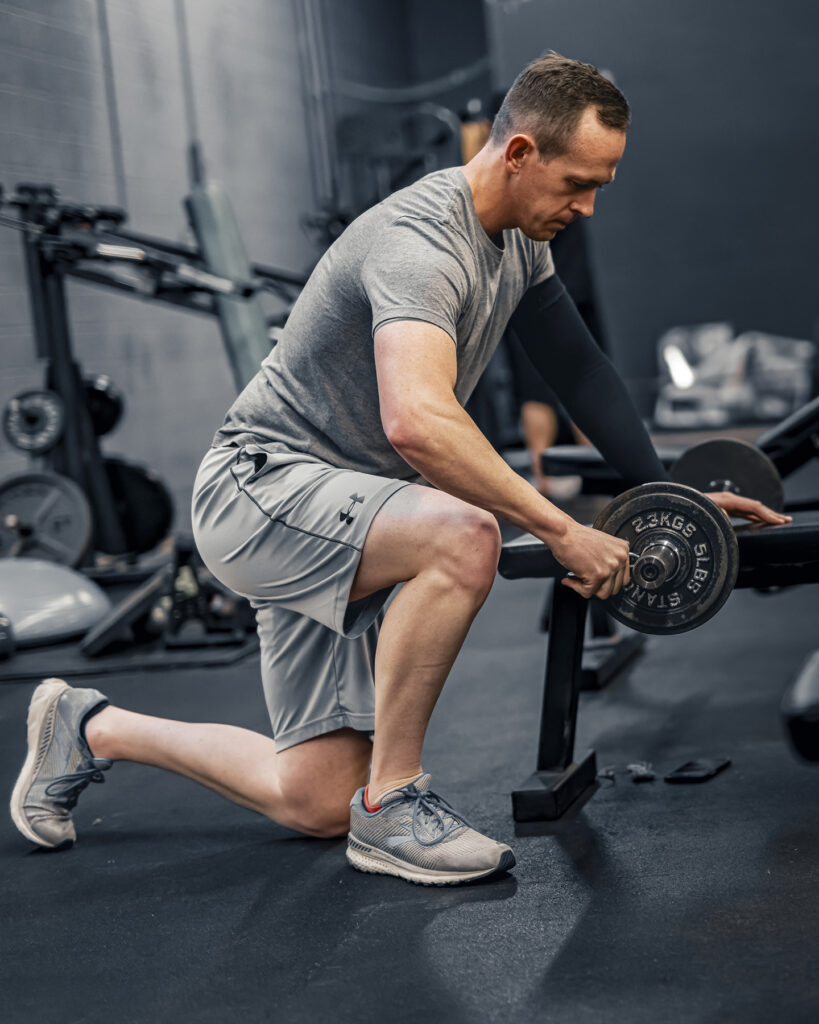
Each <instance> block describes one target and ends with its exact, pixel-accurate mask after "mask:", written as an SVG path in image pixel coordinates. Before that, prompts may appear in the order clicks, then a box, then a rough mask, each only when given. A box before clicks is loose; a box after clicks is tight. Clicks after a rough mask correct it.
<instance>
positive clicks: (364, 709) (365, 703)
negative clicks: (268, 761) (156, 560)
mask: <svg viewBox="0 0 819 1024" xmlns="http://www.w3.org/2000/svg"><path fill="white" fill-rule="evenodd" d="M407 483H408V481H406V480H392V479H388V478H386V477H378V476H371V475H369V474H367V473H357V472H354V471H353V470H346V469H336V468H335V467H333V466H328V465H327V464H326V463H323V462H317V461H315V460H313V459H310V458H309V457H305V456H302V455H299V454H297V453H293V454H284V455H283V454H282V453H280V452H271V451H266V450H265V449H264V448H263V447H260V446H257V445H245V446H243V447H221V448H211V449H210V451H209V452H208V453H207V454H206V455H205V458H204V460H203V461H202V465H201V466H200V467H199V472H198V473H197V476H196V482H195V484H194V490H193V504H192V521H193V533H194V537H195V539H196V546H197V548H198V549H199V553H200V554H201V556H202V558H203V560H204V562H205V564H206V565H207V567H208V568H209V569H210V571H211V572H212V573H213V574H214V576H216V577H217V579H219V580H221V581H222V583H224V584H225V585H226V586H228V587H230V589H231V590H233V591H235V592H236V593H237V594H241V595H242V596H243V597H246V598H248V599H249V600H250V602H251V604H252V606H253V607H254V608H255V609H256V621H257V623H258V633H259V640H260V643H261V659H262V683H263V685H264V693H265V699H266V701H267V708H268V711H269V713H270V721H271V724H272V727H273V737H274V739H275V741H276V749H277V750H285V749H286V748H287V747H292V746H295V745H296V744H297V743H303V742H304V741H305V740H309V739H312V738H313V737H315V736H321V735H322V734H323V733H327V732H332V731H333V730H334V729H341V728H344V727H350V728H353V729H359V730H361V731H363V732H372V731H373V728H374V701H373V662H374V658H375V645H376V640H377V637H378V627H379V624H380V613H381V611H382V607H383V605H384V602H385V601H386V600H387V598H388V597H389V595H390V593H391V590H392V588H387V589H386V590H381V591H378V593H375V594H371V595H370V596H369V597H366V598H364V599H363V600H361V601H356V602H353V603H352V604H351V603H350V602H349V600H348V598H349V594H350V587H351V586H352V583H353V578H354V577H355V574H356V570H357V569H358V562H359V558H360V557H361V549H362V548H363V546H364V541H365V540H366V537H367V532H368V530H369V528H370V524H371V523H372V521H373V518H374V517H375V514H376V513H377V512H378V510H379V509H380V508H381V506H382V505H383V504H384V502H385V501H386V500H387V499H388V498H389V497H390V496H391V495H393V494H395V492H396V491H398V490H400V489H401V488H402V487H406V486H407Z"/></svg>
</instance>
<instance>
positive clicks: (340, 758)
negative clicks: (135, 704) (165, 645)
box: [85, 706, 372, 836]
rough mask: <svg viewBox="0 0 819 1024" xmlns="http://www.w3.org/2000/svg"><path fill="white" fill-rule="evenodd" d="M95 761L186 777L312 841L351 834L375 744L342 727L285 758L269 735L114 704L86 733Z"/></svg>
mask: <svg viewBox="0 0 819 1024" xmlns="http://www.w3.org/2000/svg"><path fill="white" fill-rule="evenodd" d="M85 735H86V739H87V741H88V745H89V746H90V748H91V751H92V753H93V754H94V756H95V757H108V758H111V759H112V760H114V761H135V762H137V763H139V764H147V765H154V766H155V767H157V768H165V769H167V770H168V771H172V772H176V773H177V774H179V775H184V776H186V777H187V778H189V779H193V780H194V781H195V782H199V783H201V784H202V785H204V786H208V787H209V788H210V789H213V790H215V791H216V792H217V793H219V794H220V795H221V796H224V797H226V798H227V799H228V800H232V801H234V803H238V804H241V805H242V806H243V807H249V808H250V809H251V810H254V811H258V812H259V813H260V814H264V815H266V816H267V817H268V818H272V819H273V820H274V821H277V822H278V823H279V824H280V825H285V826H286V827H288V828H293V829H297V830H298V831H299V832H305V833H307V834H308V835H314V836H333V835H341V834H342V833H344V832H346V831H347V823H348V817H349V815H348V808H349V803H350V800H351V798H352V796H353V794H354V793H355V791H356V790H357V789H358V788H359V787H360V786H363V785H364V783H365V782H366V780H367V771H368V768H369V763H370V756H371V753H372V744H371V743H370V741H369V738H368V737H367V736H366V735H364V734H363V733H360V732H356V731H355V730H354V729H337V730H335V731H334V732H331V733H327V734H326V735H324V736H317V737H316V738H315V739H312V740H307V741H305V742H304V743H299V744H298V745H297V746H295V747H289V748H288V749H287V750H283V751H281V752H280V753H277V752H276V745H275V743H274V742H273V740H272V739H270V737H268V736H264V735H262V734H261V733H256V732H252V731H251V730H249V729H240V728H238V727H237V726H233V725H218V724H210V723H202V724H200V723H196V722H176V721H171V720H169V719H164V718H154V717H152V716H151V715H139V714H135V713H134V712H132V711H126V710H124V709H123V708H119V707H114V706H109V707H107V708H105V709H104V710H103V711H101V712H99V713H98V714H97V715H95V716H94V717H93V718H91V719H90V720H89V722H88V723H87V725H86V728H85Z"/></svg>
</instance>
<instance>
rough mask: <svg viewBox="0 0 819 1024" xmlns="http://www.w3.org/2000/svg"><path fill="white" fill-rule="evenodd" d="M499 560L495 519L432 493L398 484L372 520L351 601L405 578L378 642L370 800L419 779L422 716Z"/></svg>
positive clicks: (424, 718)
mask: <svg viewBox="0 0 819 1024" xmlns="http://www.w3.org/2000/svg"><path fill="white" fill-rule="evenodd" d="M499 555H500V532H499V530H498V525H497V522H496V521H495V519H494V517H493V516H492V515H491V514H489V513H487V512H484V511H483V510H481V509H478V508H475V507H473V506H471V505H468V504H466V503H465V502H462V501H460V500H459V499H457V498H453V497H452V496H450V495H447V494H443V493H441V492H440V491H435V490H432V489H430V488H426V487H408V488H405V489H404V490H402V491H399V492H398V494H396V495H394V497H393V498H391V499H390V501H388V502H387V503H386V505H384V507H383V508H382V510H381V511H380V512H379V514H378V515H377V516H376V518H375V520H374V522H373V524H372V526H371V528H370V532H369V534H368V536H367V542H366V544H365V546H364V552H363V555H362V558H361V564H360V566H359V570H358V573H357V575H356V579H355V582H354V584H353V592H352V595H351V597H352V598H353V599H356V598H358V597H363V596H365V595H366V594H368V593H371V592H373V591H375V590H378V589H380V588H381V587H383V586H386V585H388V584H389V583H390V582H398V581H401V580H405V581H406V582H405V585H404V586H403V587H402V589H401V590H400V592H399V593H398V594H397V595H396V597H395V599H394V600H393V602H392V604H391V605H390V607H389V609H388V611H387V614H386V616H385V618H384V621H383V623H382V625H381V629H380V632H379V637H378V647H377V650H376V657H375V741H374V746H373V761H372V772H371V776H370V789H369V793H370V798H371V801H373V802H375V801H377V800H378V798H379V797H380V796H381V795H382V794H383V793H385V792H386V791H387V790H389V789H393V788H396V787H398V786H401V785H404V784H405V783H407V782H410V781H412V780H413V779H415V778H416V777H417V776H418V775H419V773H420V771H421V749H422V747H423V742H424V734H425V732H426V728H427V724H428V722H429V717H430V715H431V714H432V710H433V708H434V707H435V702H436V701H437V699H438V696H439V695H440V692H441V689H442V687H443V685H444V682H445V681H446V678H447V675H448V674H449V670H450V669H451V668H452V664H453V662H454V661H455V658H456V656H457V654H458V651H459V650H460V649H461V646H462V644H463V642H464V639H465V637H466V634H467V632H468V630H469V627H470V626H471V624H472V620H473V619H474V618H475V615H476V614H477V612H478V610H479V609H480V607H481V605H482V604H483V602H484V600H485V599H486V596H487V594H488V593H489V590H490V588H491V586H492V582H493V581H494V578H495V573H496V570H497V564H498V557H499Z"/></svg>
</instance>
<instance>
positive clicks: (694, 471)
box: [670, 437, 785, 512]
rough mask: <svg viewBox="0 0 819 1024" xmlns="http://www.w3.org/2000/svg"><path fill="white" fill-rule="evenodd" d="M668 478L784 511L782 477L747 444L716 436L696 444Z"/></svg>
mask: <svg viewBox="0 0 819 1024" xmlns="http://www.w3.org/2000/svg"><path fill="white" fill-rule="evenodd" d="M670 476H671V479H672V480H673V481H675V482H676V483H678V484H685V485H686V486H688V487H694V488H696V490H698V491H703V492H708V491H723V490H731V491H733V492H734V493H735V494H742V495H743V496H744V497H746V498H756V499H757V501H761V502H762V503H763V504H764V505H767V506H768V508H772V509H773V510H774V511H775V512H781V511H782V510H783V509H784V508H785V490H784V488H783V486H782V478H781V477H780V476H779V472H778V470H777V468H776V466H775V465H774V464H773V462H772V461H771V460H770V459H769V458H768V456H767V455H766V454H765V453H764V452H762V451H760V450H759V448H757V447H756V446H755V445H753V444H749V443H748V442H747V441H737V440H735V439H733V438H727V437H719V438H715V439H714V440H713V441H703V443H702V444H696V445H694V447H693V448H689V449H688V450H687V451H685V452H683V454H682V455H681V456H680V457H679V458H678V459H677V461H676V462H675V463H674V465H673V466H672V467H671V472H670Z"/></svg>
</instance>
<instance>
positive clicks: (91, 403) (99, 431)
mask: <svg viewBox="0 0 819 1024" xmlns="http://www.w3.org/2000/svg"><path fill="white" fill-rule="evenodd" d="M83 388H84V391H85V405H86V408H87V409H88V415H89V416H90V417H91V426H92V427H93V429H94V433H95V434H96V435H97V437H103V436H104V435H105V434H110V433H111V431H112V430H113V429H114V427H115V426H116V425H117V424H118V423H119V421H120V420H121V419H122V413H123V410H124V408H125V402H124V399H123V397H122V393H121V392H120V391H119V390H118V389H117V388H116V387H114V382H113V381H112V380H111V378H110V377H109V376H107V375H106V374H104V373H98V374H97V375H96V377H86V379H85V380H84V381H83Z"/></svg>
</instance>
